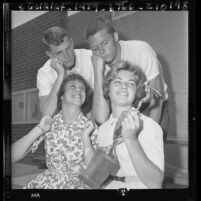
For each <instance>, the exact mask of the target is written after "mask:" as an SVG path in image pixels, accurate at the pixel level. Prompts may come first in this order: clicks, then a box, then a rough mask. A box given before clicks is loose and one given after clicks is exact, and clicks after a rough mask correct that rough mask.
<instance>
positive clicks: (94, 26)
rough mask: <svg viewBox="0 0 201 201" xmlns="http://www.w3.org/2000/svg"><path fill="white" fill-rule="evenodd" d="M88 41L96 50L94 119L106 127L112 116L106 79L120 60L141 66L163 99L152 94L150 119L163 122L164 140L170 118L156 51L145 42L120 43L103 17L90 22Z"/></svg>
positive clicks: (94, 63) (108, 22) (94, 51)
mask: <svg viewBox="0 0 201 201" xmlns="http://www.w3.org/2000/svg"><path fill="white" fill-rule="evenodd" d="M85 39H86V41H87V42H88V45H89V47H90V49H91V50H92V53H93V56H92V63H93V67H94V80H95V82H94V98H93V108H92V117H93V118H94V119H95V120H96V121H97V122H99V123H104V122H105V121H106V120H107V119H108V118H109V114H110V108H109V104H108V102H107V101H106V100H105V98H104V96H103V89H102V85H103V77H104V75H106V74H107V73H108V71H109V70H110V69H111V68H113V66H114V65H115V64H116V63H117V62H119V61H120V60H126V61H128V62H129V63H130V64H134V65H138V66H140V67H141V68H142V69H143V71H144V73H145V75H146V78H147V80H148V81H149V83H150V86H151V87H152V88H154V89H157V90H158V91H159V92H160V94H161V98H159V99H158V98H156V97H155V96H154V94H153V93H152V98H151V101H150V105H149V110H148V113H147V114H148V116H149V117H151V118H152V119H154V120H155V121H156V122H158V123H159V124H161V122H162V121H163V119H165V120H166V121H165V123H164V122H163V123H162V124H163V127H164V135H165V136H164V139H166V135H167V125H168V118H167V113H166V114H165V115H166V117H165V118H164V115H163V113H164V112H163V111H164V106H166V110H165V111H167V104H166V103H167V101H166V100H167V99H168V94H167V85H166V83H165V81H164V79H163V75H162V71H161V66H160V63H159V61H158V59H157V55H156V53H155V51H154V50H153V49H152V48H151V46H150V45H149V44H147V43H146V42H144V41H137V40H129V41H119V37H118V33H117V32H116V31H115V29H114V28H113V26H112V24H111V22H110V21H109V20H108V19H105V18H104V17H103V16H99V17H97V18H95V19H94V20H92V21H90V22H89V25H88V27H87V29H86V31H85ZM163 105H164V106H163Z"/></svg>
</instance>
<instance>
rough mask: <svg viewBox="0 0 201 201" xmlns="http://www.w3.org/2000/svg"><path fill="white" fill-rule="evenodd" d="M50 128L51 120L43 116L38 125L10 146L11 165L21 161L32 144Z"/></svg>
mask: <svg viewBox="0 0 201 201" xmlns="http://www.w3.org/2000/svg"><path fill="white" fill-rule="evenodd" d="M50 128H51V118H50V117H48V116H45V117H43V118H42V119H41V121H40V123H39V125H37V126H35V127H34V128H33V129H32V130H31V131H30V132H29V133H28V134H27V135H25V136H24V137H22V138H21V139H19V140H17V141H16V142H14V143H13V144H12V163H14V162H16V161H18V160H20V159H22V158H23V157H24V156H25V155H27V154H28V152H29V151H30V147H31V145H32V144H33V142H34V141H35V140H36V139H37V138H38V137H40V136H41V135H42V134H44V133H46V132H47V131H48V130H49V129H50Z"/></svg>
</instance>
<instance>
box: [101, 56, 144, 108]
mask: <svg viewBox="0 0 201 201" xmlns="http://www.w3.org/2000/svg"><path fill="white" fill-rule="evenodd" d="M121 70H124V71H130V72H131V73H133V77H134V80H135V83H136V86H137V89H136V97H135V100H134V102H133V106H134V107H137V105H138V102H139V101H140V100H141V99H142V98H144V97H145V95H146V92H145V85H144V83H145V82H146V77H145V75H144V73H143V71H142V69H141V68H140V67H139V66H137V65H132V64H130V63H129V62H127V61H124V60H122V61H120V62H119V63H117V64H115V65H114V67H113V68H112V69H111V70H110V71H109V73H108V74H107V75H106V76H105V77H104V83H103V93H104V97H105V99H106V100H109V101H110V97H109V87H110V83H111V81H112V80H114V79H115V78H116V76H117V74H118V73H119V71H121Z"/></svg>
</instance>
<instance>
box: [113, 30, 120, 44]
mask: <svg viewBox="0 0 201 201" xmlns="http://www.w3.org/2000/svg"><path fill="white" fill-rule="evenodd" d="M114 39H115V41H116V42H117V41H118V40H119V34H118V33H117V32H114Z"/></svg>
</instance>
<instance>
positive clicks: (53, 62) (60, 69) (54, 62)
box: [50, 58, 65, 75]
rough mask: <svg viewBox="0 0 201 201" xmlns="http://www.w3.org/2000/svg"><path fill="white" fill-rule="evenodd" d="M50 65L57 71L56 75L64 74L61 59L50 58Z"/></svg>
mask: <svg viewBox="0 0 201 201" xmlns="http://www.w3.org/2000/svg"><path fill="white" fill-rule="evenodd" d="M50 66H51V67H52V68H53V69H54V70H55V71H56V72H57V74H58V75H64V74H65V69H64V67H63V65H62V61H61V60H60V59H58V58H51V63H50Z"/></svg>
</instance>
